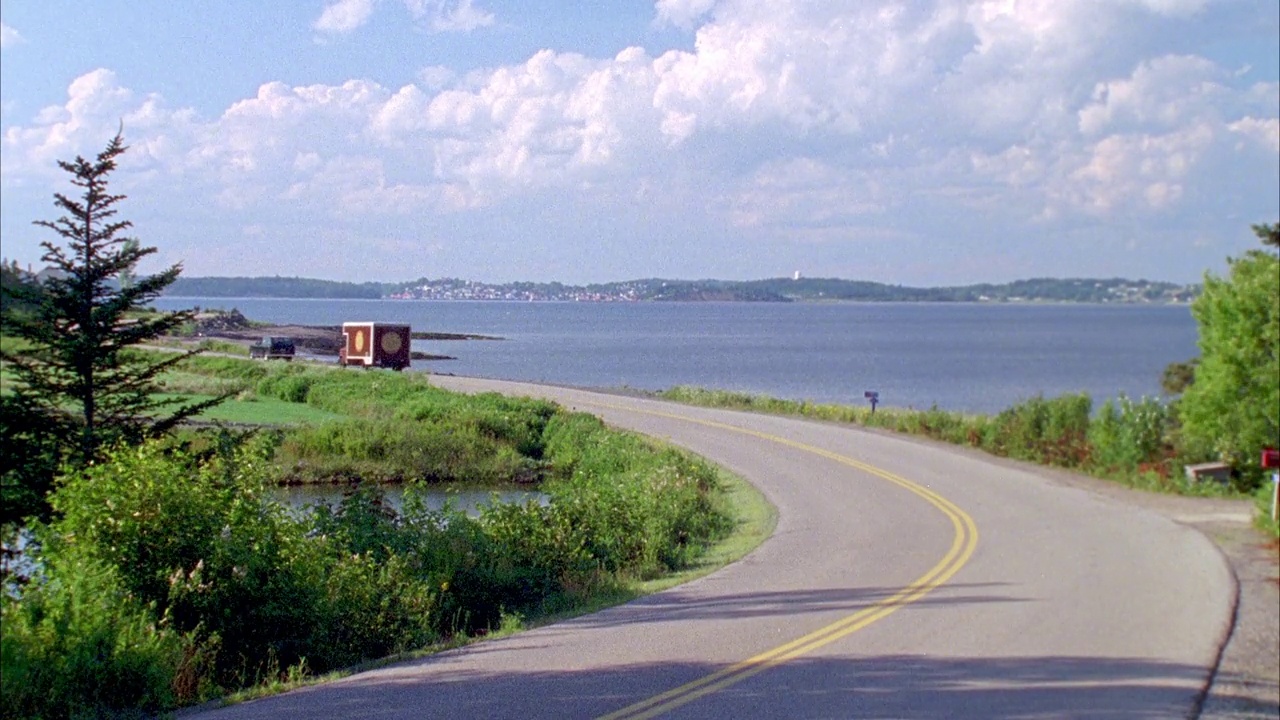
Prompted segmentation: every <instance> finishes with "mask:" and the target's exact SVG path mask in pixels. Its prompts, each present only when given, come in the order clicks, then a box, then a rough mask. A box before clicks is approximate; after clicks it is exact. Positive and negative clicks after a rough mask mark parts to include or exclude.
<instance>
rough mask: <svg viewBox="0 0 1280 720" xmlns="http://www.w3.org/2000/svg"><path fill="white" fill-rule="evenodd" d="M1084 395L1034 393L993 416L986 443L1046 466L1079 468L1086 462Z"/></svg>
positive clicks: (1088, 405)
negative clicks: (989, 442) (1050, 396)
mask: <svg viewBox="0 0 1280 720" xmlns="http://www.w3.org/2000/svg"><path fill="white" fill-rule="evenodd" d="M1092 404H1093V403H1092V401H1091V400H1090V399H1089V396H1088V395H1085V394H1078V395H1072V394H1068V395H1062V396H1060V397H1056V398H1052V399H1045V398H1044V397H1043V396H1040V395H1037V396H1036V397H1034V398H1031V399H1030V400H1026V401H1024V402H1022V403H1019V404H1017V405H1014V406H1013V407H1011V408H1009V409H1007V410H1004V411H1002V412H1001V413H1000V414H999V415H997V416H996V418H995V422H994V425H995V427H994V428H993V433H990V432H989V433H988V437H989V438H991V439H992V440H994V443H993V444H992V445H988V446H987V447H988V449H991V450H993V451H995V452H997V453H998V454H1001V455H1007V456H1008V457H1012V458H1017V459H1019V460H1030V461H1033V462H1042V463H1045V464H1048V465H1061V466H1065V467H1080V466H1083V465H1086V464H1088V461H1089V445H1088V441H1087V438H1088V431H1089V412H1090V409H1091V408H1092Z"/></svg>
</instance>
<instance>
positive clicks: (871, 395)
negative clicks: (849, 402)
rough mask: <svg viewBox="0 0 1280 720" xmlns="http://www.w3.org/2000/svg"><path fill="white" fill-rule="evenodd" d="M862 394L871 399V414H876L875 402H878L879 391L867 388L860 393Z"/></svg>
mask: <svg viewBox="0 0 1280 720" xmlns="http://www.w3.org/2000/svg"><path fill="white" fill-rule="evenodd" d="M862 396H863V397H865V398H866V399H868V400H870V401H871V414H872V415H875V414H876V403H878V402H880V393H878V392H876V391H875V390H868V391H866V392H864V393H862Z"/></svg>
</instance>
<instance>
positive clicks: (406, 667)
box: [210, 377, 1235, 719]
mask: <svg viewBox="0 0 1280 720" xmlns="http://www.w3.org/2000/svg"><path fill="white" fill-rule="evenodd" d="M433 381H434V382H436V383H437V384H439V385H441V386H444V387H447V388H450V389H456V390H463V391H468V392H472V391H481V390H497V391H500V392H505V393H511V394H525V395H537V396H542V397H548V398H551V399H554V400H556V401H559V402H561V403H563V404H565V405H567V406H570V407H573V408H575V409H579V410H583V411H587V412H591V413H593V414H597V415H600V416H601V417H603V418H604V419H605V420H606V421H608V422H609V423H611V424H612V425H615V426H617V427H622V428H629V429H633V430H636V431H639V432H643V433H646V434H649V435H653V436H655V437H659V438H662V439H665V440H668V441H670V442H672V443H675V444H678V445H681V446H684V447H687V448H689V449H691V450H693V451H695V452H697V453H699V454H701V455H703V456H704V457H706V458H708V459H710V460H712V461H713V462H716V463H719V464H721V465H723V466H725V467H727V468H729V469H730V470H732V471H734V472H736V473H738V474H739V475H741V476H743V477H745V478H746V479H748V480H749V481H750V482H752V483H753V484H754V485H756V486H757V487H758V488H759V489H760V490H761V491H762V492H763V493H764V494H765V495H766V496H767V497H768V498H769V500H770V501H772V502H773V503H774V504H775V505H776V506H777V507H778V510H779V520H778V526H777V529H776V531H775V533H774V536H773V537H772V538H771V539H769V540H768V541H766V542H765V543H764V544H763V545H762V546H761V547H760V548H759V549H758V550H756V551H755V552H754V553H752V554H751V555H749V556H748V557H747V558H745V559H744V560H742V561H740V562H738V563H735V564H733V565H731V566H729V567H727V568H724V569H723V570H721V571H719V572H716V573H714V574H712V575H709V576H707V577H705V578H702V579H700V580H697V581H694V582H691V583H688V584H686V585H683V586H680V587H677V588H674V589H672V590H669V591H667V592H662V593H658V594H656V595H652V596H649V597H646V598H643V599H641V600H638V601H636V602H632V603H629V604H627V605H623V606H619V607H616V608H612V609H609V610H605V611H603V612H600V613H596V614H593V615H590V616H585V617H581V618H578V619H575V620H571V621H568V622H563V623H559V624H556V625H552V626H548V627H544V628H539V629H536V630H532V631H529V632H525V633H521V634H519V635H516V636H513V637H509V638H504V639H500V640H495V641H491V642H485V643H480V644H477V645H474V646H471V647H467V648H462V649H459V650H455V651H450V652H446V653H441V654H439V655H436V656H433V657H430V658H426V659H423V660H419V661H414V662H409V663H403V664H398V665H394V666H389V667H386V668H381V669H378V670H374V671H371V672H366V673H361V674H358V675H354V676H351V677H348V678H345V679H342V680H340V681H336V682H332V683H327V684H324V685H320V686H315V687H310V688H304V689H301V690H298V691H295V692H291V693H288V694H285V695H281V696H277V697H272V698H266V699H263V700H258V701H254V702H249V703H245V704H243V705H238V706H233V707H228V708H223V709H220V710H217V711H214V712H212V713H211V714H210V717H212V718H227V719H231V718H268V717H314V718H329V717H350V718H421V717H477V718H531V717H552V718H566V719H567V718H591V717H608V718H618V719H621V718H644V717H655V716H662V717H677V718H684V717H689V718H693V717H698V718H752V717H757V718H774V717H788V718H789V717H813V718H819V717H821V718H984V719H986V718H1055V717H1079V718H1179V717H1186V716H1188V715H1189V714H1190V713H1192V712H1194V710H1195V705H1196V702H1197V699H1198V696H1199V693H1200V691H1201V689H1202V688H1203V686H1204V684H1205V683H1206V681H1207V679H1208V676H1209V673H1210V671H1211V668H1212V666H1213V663H1214V661H1215V659H1216V656H1217V653H1218V650H1219V648H1220V646H1221V645H1222V643H1223V641H1224V639H1225V636H1226V633H1227V630H1228V628H1229V625H1230V620H1231V612H1232V607H1233V601H1234V592H1235V590H1234V581H1233V578H1232V576H1231V574H1230V572H1229V570H1228V569H1227V566H1226V564H1225V562H1224V560H1223V559H1222V557H1221V556H1220V555H1219V553H1218V552H1217V550H1216V549H1215V548H1214V547H1213V546H1212V545H1211V544H1210V543H1209V541H1208V540H1206V539H1205V538H1204V537H1203V536H1202V535H1200V534H1199V533H1198V532H1195V531H1193V530H1190V529H1188V528H1185V527H1182V526H1180V525H1177V524H1175V523H1173V522H1171V521H1169V520H1167V519H1165V518H1163V517H1160V516H1157V515H1155V514H1153V513H1149V512H1146V511H1143V510H1141V509H1138V508H1134V507H1132V506H1129V505H1126V504H1122V503H1119V502H1116V501H1113V500H1108V499H1105V498H1101V497H1098V496H1095V495H1092V494H1090V493H1087V492H1085V491H1082V490H1079V489H1075V488H1071V487H1067V486H1064V485H1061V484H1057V483H1054V482H1052V481H1049V480H1046V479H1045V478H1044V477H1042V476H1041V475H1038V474H1035V473H1033V472H1028V471H1026V470H1024V469H1020V468H1018V467H1015V466H1013V465H1011V464H1008V463H1000V462H996V461H992V460H988V459H984V458H982V457H979V456H976V455H974V454H972V453H967V452H958V451H954V450H951V449H948V448H945V447H939V446H935V445H933V444H930V443H922V442H917V441H913V440H910V439H904V438H899V437H893V436H888V435H884V434H880V433H872V432H865V431H860V430H858V429H854V428H847V427H840V426H835V425H830V424H823V423H813V422H806V421H803V420H797V419H790V418H778V417H769V416H758V415H749V414H742V413H734V412H727V411H719V410H709V409H703V408H690V407H684V406H678V405H671V404H667V403H661V402H656V401H652V400H647V399H638V398H627V397H619V396H614V395H605V394H597V393H591V392H586V391H580V390H572V389H563V388H552V387H543V386H532V385H520V384H514V383H505V382H499V381H486V380H473V379H466V378H451V377H436V378H433Z"/></svg>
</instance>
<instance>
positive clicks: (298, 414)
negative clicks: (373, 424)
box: [157, 394, 343, 425]
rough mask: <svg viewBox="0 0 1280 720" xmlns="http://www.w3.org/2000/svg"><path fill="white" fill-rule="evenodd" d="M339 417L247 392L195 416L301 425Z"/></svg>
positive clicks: (184, 397) (183, 398)
mask: <svg viewBox="0 0 1280 720" xmlns="http://www.w3.org/2000/svg"><path fill="white" fill-rule="evenodd" d="M157 397H161V398H164V399H172V400H180V401H182V402H200V401H202V400H208V399H210V398H212V397H213V396H212V395H176V394H161V395H158V396H157ZM342 417H343V416H342V415H339V414H338V413H335V412H330V411H328V410H321V409H320V408H316V407H312V406H310V405H304V404H302V403H293V402H286V401H284V400H277V399H276V398H262V397H256V396H253V395H248V396H247V397H244V398H243V399H241V398H235V397H233V398H229V399H227V400H226V401H224V402H223V403H222V404H220V405H215V406H213V407H212V408H209V409H208V410H205V411H204V412H202V413H200V414H199V415H197V416H196V418H195V419H197V420H208V421H218V422H229V423H240V424H245V425H304V424H321V423H327V422H330V421H333V420H340V419H342Z"/></svg>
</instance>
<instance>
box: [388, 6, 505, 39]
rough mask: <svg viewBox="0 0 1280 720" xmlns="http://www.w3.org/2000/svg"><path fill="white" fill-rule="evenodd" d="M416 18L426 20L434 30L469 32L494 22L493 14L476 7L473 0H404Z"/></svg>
mask: <svg viewBox="0 0 1280 720" xmlns="http://www.w3.org/2000/svg"><path fill="white" fill-rule="evenodd" d="M404 3H405V7H407V8H409V11H410V12H411V13H413V17H414V18H415V19H418V20H423V19H425V20H427V21H428V23H429V25H430V27H431V29H432V30H434V31H436V32H471V31H472V30H475V29H477V28H482V27H487V26H489V25H492V24H493V23H494V15H493V13H491V12H488V11H487V10H483V9H481V8H477V7H476V6H475V5H474V4H473V0H404Z"/></svg>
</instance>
